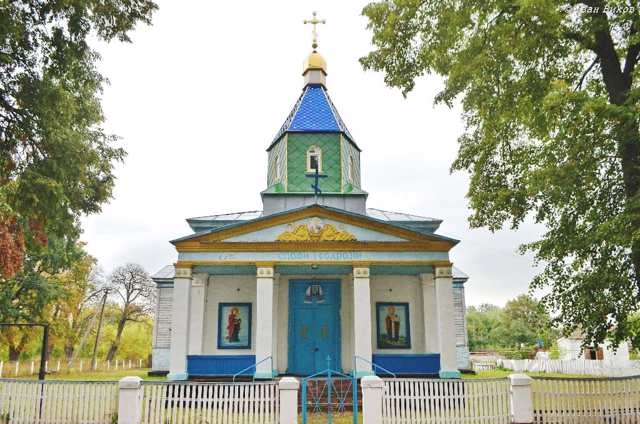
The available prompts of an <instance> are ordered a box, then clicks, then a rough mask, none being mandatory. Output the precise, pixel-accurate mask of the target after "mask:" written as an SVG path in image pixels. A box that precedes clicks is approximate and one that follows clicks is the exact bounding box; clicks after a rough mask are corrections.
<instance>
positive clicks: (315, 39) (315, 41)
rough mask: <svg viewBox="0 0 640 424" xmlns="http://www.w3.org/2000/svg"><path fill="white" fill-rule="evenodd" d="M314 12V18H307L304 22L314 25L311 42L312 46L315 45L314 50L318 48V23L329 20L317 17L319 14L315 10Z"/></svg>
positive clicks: (324, 22)
mask: <svg viewBox="0 0 640 424" xmlns="http://www.w3.org/2000/svg"><path fill="white" fill-rule="evenodd" d="M312 14H313V18H311V19H305V20H304V23H305V24H311V25H313V43H312V44H311V47H313V50H314V51H315V49H316V48H318V32H317V30H316V25H318V24H326V23H327V20H326V19H318V18H317V17H316V15H317V13H316V12H313V13H312Z"/></svg>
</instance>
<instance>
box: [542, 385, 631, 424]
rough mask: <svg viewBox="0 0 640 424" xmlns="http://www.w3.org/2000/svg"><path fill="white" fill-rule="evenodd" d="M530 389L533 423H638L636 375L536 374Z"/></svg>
mask: <svg viewBox="0 0 640 424" xmlns="http://www.w3.org/2000/svg"><path fill="white" fill-rule="evenodd" d="M532 391H533V410H534V417H535V422H536V423H545V424H547V423H554V424H583V423H584V424H602V423H607V424H637V423H640V378H607V379H584V378H580V379H555V378H536V379H534V381H533V384H532Z"/></svg>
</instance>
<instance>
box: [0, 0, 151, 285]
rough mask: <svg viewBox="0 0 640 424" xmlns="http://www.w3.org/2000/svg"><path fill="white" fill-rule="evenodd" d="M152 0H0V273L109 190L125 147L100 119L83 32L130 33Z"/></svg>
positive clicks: (72, 224) (96, 206)
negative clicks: (31, 244)
mask: <svg viewBox="0 0 640 424" xmlns="http://www.w3.org/2000/svg"><path fill="white" fill-rule="evenodd" d="M156 8H157V6H156V5H155V4H154V3H153V2H152V1H150V0H113V1H109V2H104V1H98V0H84V1H74V2H66V1H60V0H48V1H41V0H15V1H8V2H7V1H3V2H1V3H0V34H2V35H1V36H0V282H1V281H2V277H4V278H5V279H7V278H11V277H12V276H14V275H15V274H16V273H18V272H19V271H20V269H21V268H22V266H23V263H24V260H25V257H26V256H28V255H29V254H30V252H29V251H28V243H27V242H26V240H27V239H28V238H33V239H35V240H38V241H39V242H40V244H41V245H46V244H47V240H48V239H49V238H58V239H60V238H63V237H69V238H71V239H75V238H77V236H78V235H79V233H80V225H79V217H80V216H81V215H82V214H89V213H95V212H98V211H100V208H101V205H102V204H103V203H104V202H105V201H106V200H108V199H109V198H110V197H111V192H112V188H113V185H114V179H115V177H114V175H113V166H114V163H115V162H117V161H120V160H122V158H123V156H124V151H123V150H122V149H121V148H117V147H114V145H113V144H114V141H115V137H114V136H112V135H109V134H106V133H105V132H104V130H103V129H102V128H101V124H102V123H103V121H104V117H103V114H102V109H101V106H100V100H99V95H100V93H101V91H102V87H103V85H104V83H105V78H104V77H103V76H102V75H101V74H100V73H99V72H98V71H97V69H96V65H97V62H98V60H99V55H98V53H97V52H96V51H95V50H93V49H92V48H91V47H90V46H89V44H88V40H89V39H90V38H93V37H96V38H98V39H100V40H104V41H111V40H113V39H118V40H120V41H130V40H129V37H128V33H129V32H130V31H131V30H132V29H133V28H134V27H135V25H136V24H137V23H138V22H143V23H147V24H148V23H150V21H151V15H152V13H153V11H154V10H155V9H156Z"/></svg>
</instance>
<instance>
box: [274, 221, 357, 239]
mask: <svg viewBox="0 0 640 424" xmlns="http://www.w3.org/2000/svg"><path fill="white" fill-rule="evenodd" d="M276 240H277V241H355V240H357V239H356V236H354V235H353V234H351V233H350V232H348V231H346V230H344V229H339V228H336V227H335V225H333V224H323V223H322V221H321V220H320V218H312V219H311V220H310V221H309V223H307V224H298V225H294V224H289V225H287V229H286V230H285V231H284V232H283V233H282V234H280V235H279V236H278V237H277V238H276Z"/></svg>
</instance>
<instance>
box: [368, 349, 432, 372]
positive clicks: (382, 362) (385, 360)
mask: <svg viewBox="0 0 640 424" xmlns="http://www.w3.org/2000/svg"><path fill="white" fill-rule="evenodd" d="M373 363H374V364H376V365H378V366H380V367H383V368H385V369H387V370H389V371H391V372H392V373H394V374H399V375H402V374H405V375H438V372H439V371H440V354H439V353H416V354H401V353H397V354H396V353H387V354H375V355H373ZM377 373H378V374H382V371H381V370H380V369H378V370H377Z"/></svg>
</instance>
